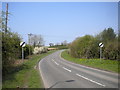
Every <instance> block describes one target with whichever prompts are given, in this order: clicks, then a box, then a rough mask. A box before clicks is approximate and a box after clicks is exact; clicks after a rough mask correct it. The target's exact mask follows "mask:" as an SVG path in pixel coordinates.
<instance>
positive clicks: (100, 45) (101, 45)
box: [99, 42, 104, 60]
mask: <svg viewBox="0 0 120 90" xmlns="http://www.w3.org/2000/svg"><path fill="white" fill-rule="evenodd" d="M103 46H104V44H103V43H102V42H101V43H99V47H100V60H101V59H102V47H103Z"/></svg>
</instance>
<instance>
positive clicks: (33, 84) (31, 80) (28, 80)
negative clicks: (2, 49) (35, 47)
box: [2, 51, 55, 88]
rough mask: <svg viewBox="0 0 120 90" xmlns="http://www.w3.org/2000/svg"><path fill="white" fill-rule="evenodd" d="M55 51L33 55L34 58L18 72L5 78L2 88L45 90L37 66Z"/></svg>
mask: <svg viewBox="0 0 120 90" xmlns="http://www.w3.org/2000/svg"><path fill="white" fill-rule="evenodd" d="M53 52H55V51H48V52H47V53H43V54H40V55H33V56H32V58H31V59H30V60H28V61H26V62H24V63H23V64H22V65H20V66H17V67H16V68H17V69H16V71H15V72H13V73H11V74H8V75H6V76H5V78H4V80H3V83H2V88H16V87H19V88H44V87H43V83H42V79H41V77H40V75H39V71H38V69H37V68H35V66H36V65H37V63H38V62H39V60H41V59H42V58H44V57H45V56H47V55H49V54H51V53H53Z"/></svg>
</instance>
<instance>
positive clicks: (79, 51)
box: [69, 28, 120, 60]
mask: <svg viewBox="0 0 120 90" xmlns="http://www.w3.org/2000/svg"><path fill="white" fill-rule="evenodd" d="M100 42H102V43H103V44H104V47H103V48H102V58H103V59H111V60H120V56H119V55H120V51H119V49H118V48H120V45H119V44H120V31H118V34H116V33H115V32H114V29H112V28H107V29H104V30H103V31H102V32H100V33H99V34H98V35H96V36H92V35H85V36H83V37H78V38H76V39H75V40H74V41H73V42H72V43H70V44H69V48H70V50H69V53H70V55H71V56H73V57H76V58H87V59H89V58H99V57H100V47H99V43H100Z"/></svg>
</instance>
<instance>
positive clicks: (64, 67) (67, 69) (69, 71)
mask: <svg viewBox="0 0 120 90" xmlns="http://www.w3.org/2000/svg"><path fill="white" fill-rule="evenodd" d="M63 69H65V70H67V71H69V72H71V70H70V69H67V68H65V67H63Z"/></svg>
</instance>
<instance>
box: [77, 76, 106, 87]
mask: <svg viewBox="0 0 120 90" xmlns="http://www.w3.org/2000/svg"><path fill="white" fill-rule="evenodd" d="M76 75H77V76H79V77H81V78H84V79H86V80H88V81H91V82H93V83H96V84H98V85H101V86H103V87H105V85H103V84H101V83H98V82H96V81H93V80H91V79H89V78H86V77H84V76H82V75H80V74H76Z"/></svg>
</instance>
